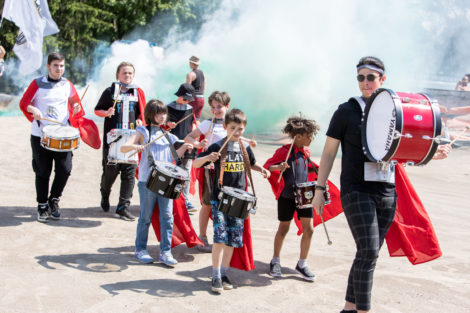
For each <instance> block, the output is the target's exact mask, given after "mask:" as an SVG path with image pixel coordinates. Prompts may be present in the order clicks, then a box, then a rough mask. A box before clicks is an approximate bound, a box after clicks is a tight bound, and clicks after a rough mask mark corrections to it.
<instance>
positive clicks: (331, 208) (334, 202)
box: [263, 144, 343, 235]
mask: <svg viewBox="0 0 470 313" xmlns="http://www.w3.org/2000/svg"><path fill="white" fill-rule="evenodd" d="M289 147H290V144H288V145H284V146H282V147H280V148H279V149H277V150H276V152H274V155H273V156H272V157H271V158H270V159H268V160H267V161H266V163H265V164H264V165H263V166H264V168H266V169H269V167H270V166H271V165H275V164H279V163H282V162H284V161H285V160H286V157H287V153H288V152H289ZM294 150H295V151H294V152H295V153H297V151H301V152H302V153H304V155H305V156H306V157H310V150H309V149H308V148H304V149H298V148H297V147H295V146H294ZM312 163H313V162H312ZM313 164H315V163H313ZM315 166H316V167H317V168H318V165H317V164H315ZM308 167H309V168H312V165H311V164H309V165H308ZM279 175H280V171H274V172H271V176H270V177H269V179H268V180H269V183H270V184H271V188H272V190H273V193H274V196H275V197H276V199H279V196H280V195H281V192H282V190H283V189H284V179H283V178H281V181H280V182H279V183H278V182H277V181H278V179H279ZM316 179H317V174H316V173H309V174H308V180H309V181H315V180H316ZM328 186H329V188H330V189H329V192H330V197H331V203H330V204H329V205H327V206H325V208H324V211H323V219H324V220H325V222H326V221H328V220H329V219H332V218H333V217H335V216H337V215H338V214H340V213H341V212H343V207H342V206H341V198H340V193H339V190H338V188H337V187H336V186H335V185H334V184H333V183H332V182H330V181H328ZM294 222H295V224H296V225H297V227H298V228H299V231H298V232H297V234H298V235H300V234H302V224H301V223H300V220H299V218H298V217H297V212H296V213H295V214H294ZM320 223H321V218H320V216H319V215H317V214H314V218H313V226H314V227H315V226H317V225H319V224H320Z"/></svg>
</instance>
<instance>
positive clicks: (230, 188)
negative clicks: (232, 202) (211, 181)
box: [220, 186, 256, 202]
mask: <svg viewBox="0 0 470 313" xmlns="http://www.w3.org/2000/svg"><path fill="white" fill-rule="evenodd" d="M227 189H229V190H228V191H229V192H230V190H241V191H243V194H242V195H244V196H245V195H249V196H250V197H251V198H253V200H256V197H255V195H253V194H252V193H249V192H248V191H245V190H243V189H240V188H235V187H230V186H222V188H220V191H222V192H223V193H224V194H227V195H229V196H233V195H232V194H235V192H232V194H230V193H229V192H224V190H227ZM239 194H241V193H239ZM247 201H248V200H247ZM249 202H251V201H249Z"/></svg>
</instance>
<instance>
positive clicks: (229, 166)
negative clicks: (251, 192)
mask: <svg viewBox="0 0 470 313" xmlns="http://www.w3.org/2000/svg"><path fill="white" fill-rule="evenodd" d="M222 140H223V139H222ZM222 140H220V141H217V142H216V143H213V144H212V145H210V146H209V148H207V150H206V151H204V152H201V153H200V154H199V155H198V157H203V156H206V155H209V154H211V153H212V152H219V150H220V147H221V146H222ZM245 148H246V152H247V153H248V157H249V159H250V164H251V165H254V164H255V163H256V159H255V155H254V154H253V151H252V150H251V147H249V146H245ZM207 164H209V163H206V164H204V165H207ZM214 168H215V176H214V184H213V185H214V188H213V189H212V192H211V200H218V198H217V197H218V195H219V192H220V186H219V177H220V159H219V160H217V161H216V162H214ZM222 182H223V185H224V186H228V187H234V188H238V189H242V190H246V186H247V184H246V177H245V163H243V154H242V151H241V150H240V145H239V143H238V142H234V141H230V142H229V143H228V149H227V159H226V162H225V170H224V179H223V181H222Z"/></svg>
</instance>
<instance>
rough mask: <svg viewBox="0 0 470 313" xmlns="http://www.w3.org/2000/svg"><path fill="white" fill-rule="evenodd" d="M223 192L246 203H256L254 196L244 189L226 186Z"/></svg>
mask: <svg viewBox="0 0 470 313" xmlns="http://www.w3.org/2000/svg"><path fill="white" fill-rule="evenodd" d="M222 192H223V193H225V194H227V195H229V196H232V197H235V198H237V199H241V200H245V201H255V196H254V195H252V194H251V193H249V192H247V191H244V190H242V189H238V188H233V187H228V186H224V187H222Z"/></svg>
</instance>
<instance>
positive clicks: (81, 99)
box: [72, 85, 90, 116]
mask: <svg viewBox="0 0 470 313" xmlns="http://www.w3.org/2000/svg"><path fill="white" fill-rule="evenodd" d="M88 87H90V85H87V86H86V88H85V91H84V92H83V95H82V97H81V98H80V103H82V101H83V97H85V94H86V92H87V90H88ZM74 108H75V107H74ZM74 115H75V112H73V113H72V116H74Z"/></svg>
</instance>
